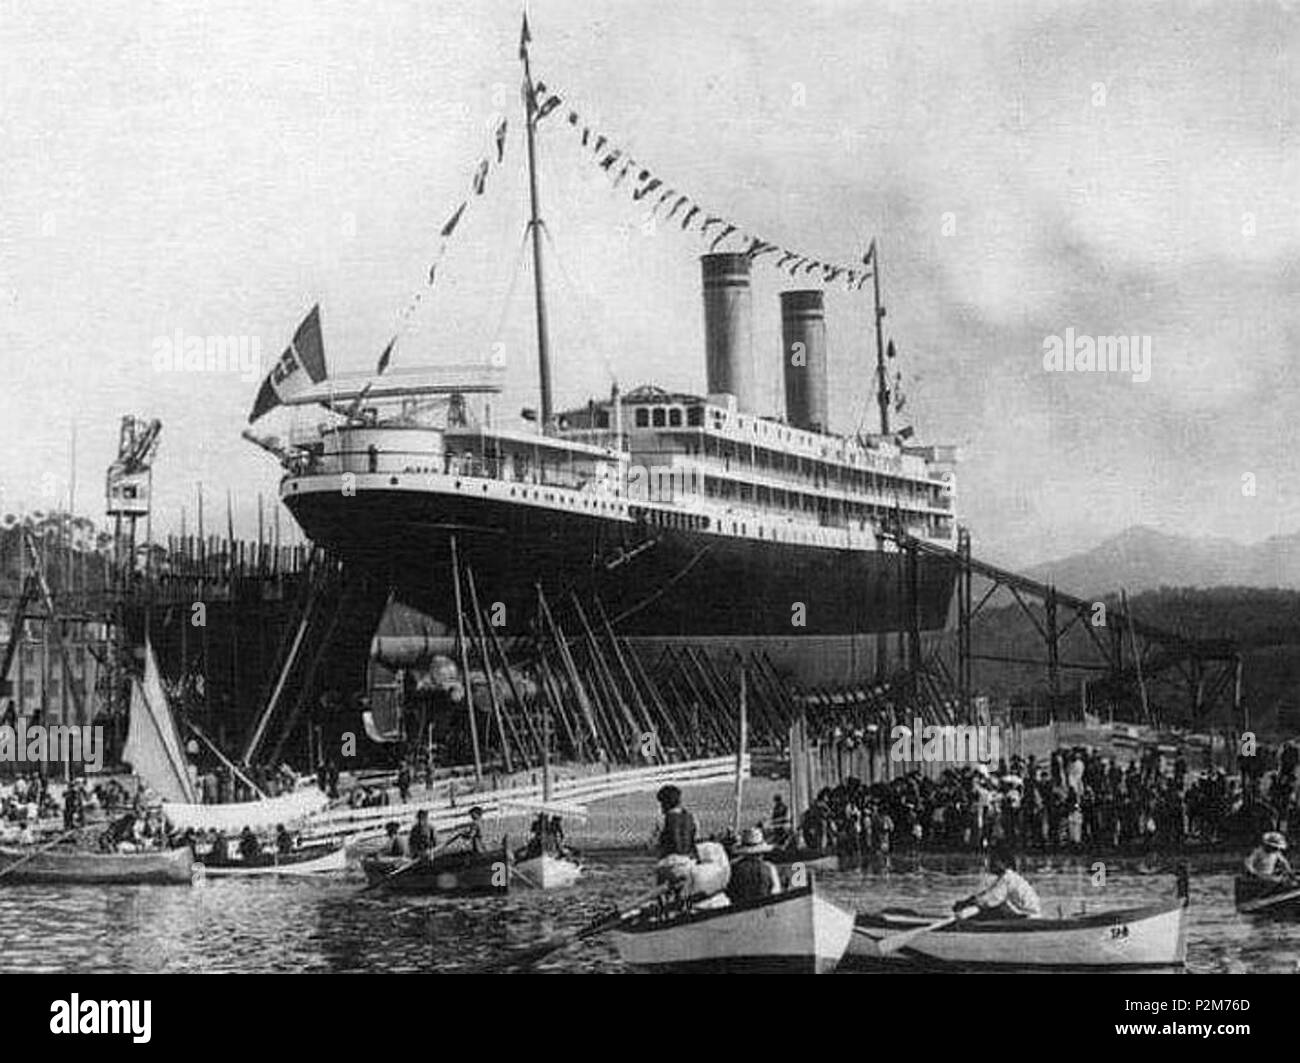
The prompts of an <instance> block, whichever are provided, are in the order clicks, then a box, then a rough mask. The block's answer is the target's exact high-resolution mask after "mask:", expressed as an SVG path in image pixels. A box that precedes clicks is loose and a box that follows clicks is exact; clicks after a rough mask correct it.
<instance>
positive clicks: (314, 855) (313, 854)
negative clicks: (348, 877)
mask: <svg viewBox="0 0 1300 1063" xmlns="http://www.w3.org/2000/svg"><path fill="white" fill-rule="evenodd" d="M347 866H348V854H347V849H346V848H345V847H344V846H343V845H341V844H339V845H307V846H303V848H301V849H298V850H295V851H294V852H292V853H289V854H288V855H284V856H282V855H281V854H280V853H278V852H267V853H263V854H262V856H261V857H259V858H258V859H257V860H256V861H254V862H252V863H249V862H247V861H245V860H243V859H242V858H240V857H239V856H238V855H233V856H232V857H231V858H229V859H227V860H224V861H220V862H217V863H214V862H213V861H212V860H211V858H210V857H204V856H200V857H199V858H198V862H197V863H196V864H195V868H196V869H197V868H202V869H203V872H202V873H203V874H205V875H207V876H209V877H211V878H227V877H247V876H268V875H323V874H330V873H332V872H336V871H344V870H346V869H347Z"/></svg>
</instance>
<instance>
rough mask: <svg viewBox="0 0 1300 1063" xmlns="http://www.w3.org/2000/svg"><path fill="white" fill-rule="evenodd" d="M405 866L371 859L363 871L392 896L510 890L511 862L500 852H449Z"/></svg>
mask: <svg viewBox="0 0 1300 1063" xmlns="http://www.w3.org/2000/svg"><path fill="white" fill-rule="evenodd" d="M405 863H406V861H405V860H403V859H401V858H399V857H394V856H368V857H366V858H365V859H364V860H362V861H361V869H362V870H363V871H364V872H365V873H366V880H367V881H368V882H369V883H370V884H371V885H372V886H378V887H379V888H380V889H384V890H387V891H388V892H390V893H411V894H442V895H446V896H465V895H473V894H483V893H506V892H508V891H509V889H510V879H511V877H512V876H511V874H510V866H509V865H510V861H509V857H508V855H507V854H506V853H505V852H503V851H501V850H495V851H493V852H490V853H469V852H462V853H448V854H443V855H440V856H435V857H434V858H433V859H432V860H429V861H424V862H421V863H417V864H414V865H412V866H410V867H408V868H405V869H402V865H404V864H405Z"/></svg>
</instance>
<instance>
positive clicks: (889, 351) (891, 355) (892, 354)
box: [885, 340, 898, 358]
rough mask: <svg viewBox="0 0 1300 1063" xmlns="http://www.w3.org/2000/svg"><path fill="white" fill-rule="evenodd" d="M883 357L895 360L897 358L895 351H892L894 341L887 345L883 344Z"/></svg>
mask: <svg viewBox="0 0 1300 1063" xmlns="http://www.w3.org/2000/svg"><path fill="white" fill-rule="evenodd" d="M885 357H886V358H897V357H898V352H897V351H896V350H894V341H893V340H890V341H889V342H888V343H887V344H885Z"/></svg>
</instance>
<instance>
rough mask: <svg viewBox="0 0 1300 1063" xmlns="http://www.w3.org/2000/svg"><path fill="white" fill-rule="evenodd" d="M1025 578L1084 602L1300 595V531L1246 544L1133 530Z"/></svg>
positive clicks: (1037, 568) (1039, 567)
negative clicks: (1217, 591) (1153, 596)
mask: <svg viewBox="0 0 1300 1063" xmlns="http://www.w3.org/2000/svg"><path fill="white" fill-rule="evenodd" d="M1025 572H1026V574H1027V575H1029V576H1032V577H1033V578H1034V579H1037V580H1041V581H1042V582H1044V583H1054V584H1055V585H1056V586H1057V588H1058V589H1060V590H1062V591H1065V592H1067V593H1070V594H1076V595H1079V596H1080V597H1088V596H1092V595H1095V596H1101V595H1107V594H1114V593H1117V592H1118V591H1120V590H1121V589H1122V590H1127V591H1129V592H1130V593H1132V594H1136V593H1138V592H1139V591H1148V590H1158V589H1159V588H1161V587H1274V588H1281V589H1287V590H1300V532H1297V533H1293V534H1290V535H1275V536H1273V537H1272V538H1270V539H1265V540H1264V541H1263V542H1259V543H1253V544H1244V543H1238V542H1234V541H1233V540H1231V539H1221V538H1191V537H1188V536H1181V535H1168V534H1166V533H1164V532H1160V531H1156V530H1155V529H1154V528H1148V527H1143V526H1135V527H1132V528H1128V529H1126V530H1125V531H1122V532H1120V533H1119V534H1118V535H1114V536H1111V537H1110V538H1109V539H1105V540H1103V541H1102V542H1101V543H1099V544H1098V545H1097V546H1094V547H1093V548H1092V549H1090V550H1085V551H1084V552H1082V553H1078V554H1072V555H1071V556H1069V557H1064V558H1060V559H1058V560H1055V561H1046V562H1043V563H1042V564H1039V565H1034V566H1032V567H1030V568H1028V569H1026V570H1025Z"/></svg>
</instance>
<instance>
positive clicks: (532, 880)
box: [501, 701, 587, 890]
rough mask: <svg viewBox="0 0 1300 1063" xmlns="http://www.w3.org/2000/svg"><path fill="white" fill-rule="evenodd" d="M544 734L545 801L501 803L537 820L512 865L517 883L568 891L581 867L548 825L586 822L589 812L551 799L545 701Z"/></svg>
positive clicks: (547, 712) (549, 726)
mask: <svg viewBox="0 0 1300 1063" xmlns="http://www.w3.org/2000/svg"><path fill="white" fill-rule="evenodd" d="M542 734H543V736H544V738H543V742H542V799H541V800H540V801H535V800H507V801H502V802H501V808H502V809H503V810H505V809H517V810H520V811H525V812H531V813H533V814H534V815H535V817H536V818H535V820H534V823H533V831H534V835H533V840H532V842H531V843H530V844H529V845H528V846H526V847H525V848H524V849H521V850H520V851H519V852H517V853H516V854H515V859H514V863H513V864H512V866H511V870H512V871H513V872H514V875H513V877H514V879H515V881H516V882H518V883H520V884H521V885H524V886H532V887H533V888H534V889H541V890H555V889H565V888H567V887H569V886H572V885H573V884H574V883H575V882H577V881H578V879H580V878H581V877H582V865H581V864H579V863H578V861H577V860H575V859H574V858H573V856H572V854H570V853H569V852H568V851H567V850H565V849H564V846H563V844H562V843H561V841H560V838H559V837H558V836H555V835H552V833H551V832H550V830H549V829H548V827H547V825H546V823H547V820H549V819H550V818H551V817H563V816H568V817H571V818H574V819H581V820H586V818H587V809H586V808H585V807H584V806H582V805H577V804H574V803H572V802H570V801H556V800H554V799H553V798H552V796H551V753H550V734H551V715H550V709H549V703H548V702H545V701H544V702H543V704H542Z"/></svg>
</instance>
